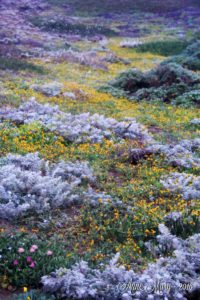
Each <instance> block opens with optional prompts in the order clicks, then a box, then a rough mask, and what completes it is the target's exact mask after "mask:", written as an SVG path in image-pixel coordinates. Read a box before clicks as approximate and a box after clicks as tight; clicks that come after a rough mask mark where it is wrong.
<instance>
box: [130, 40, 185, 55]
mask: <svg viewBox="0 0 200 300" xmlns="http://www.w3.org/2000/svg"><path fill="white" fill-rule="evenodd" d="M187 46H188V42H187V41H184V40H166V41H164V40H163V41H154V42H149V43H145V44H142V45H140V46H138V47H137V49H136V50H137V52H150V53H153V54H158V55H163V56H171V55H178V54H180V53H181V52H182V51H183V50H184V49H185V48H186V47H187Z"/></svg>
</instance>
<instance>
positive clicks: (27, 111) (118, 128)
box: [0, 99, 152, 143]
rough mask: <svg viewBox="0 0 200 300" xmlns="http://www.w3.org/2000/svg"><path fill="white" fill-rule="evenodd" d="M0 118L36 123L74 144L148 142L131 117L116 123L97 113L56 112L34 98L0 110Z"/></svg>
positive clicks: (146, 133) (143, 128)
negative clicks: (123, 139) (113, 138)
mask: <svg viewBox="0 0 200 300" xmlns="http://www.w3.org/2000/svg"><path fill="white" fill-rule="evenodd" d="M0 118H1V119H4V120H11V121H14V122H16V123H19V124H20V123H31V122H40V123H41V124H43V125H44V126H46V127H47V128H48V129H49V130H51V131H54V132H57V133H58V134H60V135H62V136H63V137H64V138H65V139H66V140H68V141H71V142H75V143H82V142H92V143H98V142H101V141H102V140H103V139H104V138H108V139H111V138H112V137H115V138H128V139H139V140H141V141H144V142H147V141H151V140H152V137H151V136H150V135H149V133H148V131H147V130H146V129H145V127H144V126H142V125H141V124H139V123H137V122H136V120H135V119H133V118H131V119H127V120H125V121H123V122H118V121H116V120H115V119H112V118H105V117H104V116H103V115H99V114H94V115H91V114H90V113H82V114H80V115H72V114H71V113H64V112H62V111H60V110H59V108H58V107H57V106H51V105H49V104H44V105H43V104H40V103H38V102H36V101H35V100H34V99H31V100H30V101H28V102H26V103H24V104H22V105H21V106H20V107H19V108H18V109H16V108H8V107H5V108H2V109H1V112H0Z"/></svg>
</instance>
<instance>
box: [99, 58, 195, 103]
mask: <svg viewBox="0 0 200 300" xmlns="http://www.w3.org/2000/svg"><path fill="white" fill-rule="evenodd" d="M199 84H200V76H199V75H198V74H196V73H194V72H192V71H189V70H187V69H185V68H183V67H181V66H180V65H178V64H175V63H169V64H164V65H159V66H158V67H157V68H156V69H154V70H151V71H149V72H146V73H143V72H141V71H139V70H137V69H130V70H128V71H126V72H123V73H121V74H120V75H119V76H118V77H117V78H116V79H114V80H112V81H110V82H109V83H108V85H107V86H104V87H101V90H103V91H104V92H111V93H112V94H113V95H115V96H117V95H120V96H121V95H124V93H125V95H126V96H127V97H128V98H129V99H131V100H148V101H150V100H162V101H164V102H171V101H172V100H174V99H175V101H176V98H177V97H179V96H181V95H183V94H185V93H188V92H193V91H195V90H196V89H198V87H199ZM195 95H196V93H195ZM193 99H194V101H192V103H191V104H192V105H196V104H198V101H196V98H194V97H193V98H192V97H191V96H190V102H191V100H193ZM175 103H176V102H175ZM177 104H179V102H177Z"/></svg>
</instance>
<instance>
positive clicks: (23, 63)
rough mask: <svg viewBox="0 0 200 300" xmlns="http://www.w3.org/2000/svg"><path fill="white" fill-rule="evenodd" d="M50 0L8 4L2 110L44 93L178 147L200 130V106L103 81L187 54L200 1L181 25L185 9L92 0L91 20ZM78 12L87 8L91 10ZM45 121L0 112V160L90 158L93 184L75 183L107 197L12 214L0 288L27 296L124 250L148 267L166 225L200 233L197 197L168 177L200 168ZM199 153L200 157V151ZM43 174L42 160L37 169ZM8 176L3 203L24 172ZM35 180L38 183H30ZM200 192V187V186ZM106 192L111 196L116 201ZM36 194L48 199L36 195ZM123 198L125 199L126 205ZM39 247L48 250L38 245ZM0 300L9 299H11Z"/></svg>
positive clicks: (4, 227)
mask: <svg viewBox="0 0 200 300" xmlns="http://www.w3.org/2000/svg"><path fill="white" fill-rule="evenodd" d="M40 2H41V1H35V2H34V3H33V2H32V4H30V3H28V1H27V3H25V4H24V3H23V1H19V4H12V3H11V2H9V1H8V3H6V1H5V4H4V6H2V10H1V11H2V12H4V14H3V13H2V18H1V20H0V24H1V25H5V24H7V25H8V26H7V27H6V28H5V26H4V27H2V29H1V30H0V37H1V45H2V47H1V50H0V87H1V89H0V105H1V108H0V109H1V110H2V111H3V109H4V108H5V107H7V108H9V109H10V110H11V111H12V109H15V108H19V107H20V105H21V104H23V103H25V102H27V101H28V100H29V99H32V100H34V99H35V100H36V101H37V102H38V103H40V104H46V103H49V104H50V105H52V106H54V105H58V108H59V110H60V111H63V112H66V113H71V114H73V115H78V114H82V113H87V112H89V113H90V114H91V115H93V114H96V113H97V114H99V115H104V116H105V117H106V118H114V119H116V120H117V121H118V122H120V121H123V120H124V118H135V119H136V121H137V122H138V123H140V124H143V125H144V130H148V134H150V136H151V137H152V138H153V139H154V140H155V141H156V142H157V143H159V144H164V145H168V144H171V145H178V144H180V143H181V141H182V140H194V139H197V138H198V137H199V132H200V131H199V125H198V124H194V123H193V124H192V123H191V121H192V120H194V119H199V116H200V114H199V108H198V106H190V107H187V108H186V107H184V106H174V105H172V104H170V103H163V102H162V101H153V102H151V101H145V100H144V101H134V100H132V101H130V100H129V99H128V98H126V97H120V98H117V97H114V96H112V95H111V94H108V93H103V92H100V91H99V87H101V86H102V85H104V84H106V83H107V82H108V81H110V80H112V79H114V78H115V77H116V76H117V75H118V74H119V73H120V72H122V71H125V70H127V69H130V68H137V69H139V70H141V71H149V70H151V69H153V68H155V67H157V66H158V65H159V64H160V63H161V62H162V61H164V60H165V59H166V58H168V57H170V56H172V55H174V54H177V53H176V51H177V52H178V53H180V52H181V51H182V47H183V48H184V47H186V44H187V43H188V41H190V40H191V39H192V38H193V36H194V34H195V31H196V28H197V27H196V26H197V24H198V22H199V16H198V14H196V13H195V12H196V10H197V8H194V9H192V8H191V7H190V9H189V8H188V10H187V11H186V10H185V11H183V10H182V11H181V13H180V12H179V15H178V16H179V19H178V20H179V22H177V20H176V16H175V10H173V11H170V12H166V11H164V12H165V13H160V12H155V11H153V12H152V11H150V12H149V11H147V12H141V11H137V12H135V11H134V12H133V13H129V12H127V11H126V10H125V8H124V10H125V11H123V12H122V14H119V12H117V11H116V12H115V13H114V12H112V11H111V9H110V8H106V9H107V14H106V12H105V10H104V11H101V9H102V7H101V8H99V7H98V6H94V7H93V6H91V9H92V16H91V15H90V16H88V15H87V10H86V9H84V7H80V8H79V6H75V8H74V7H73V5H72V4H71V2H70V1H56V3H55V1H54V0H52V1H48V3H46V2H44V3H42V4H41V3H40ZM63 2H64V3H63ZM20 3H21V4H20ZM58 3H59V5H58ZM55 4H56V6H55ZM78 4H80V3H79V1H76V2H74V5H78ZM31 5H32V6H31ZM63 5H64V6H63ZM195 5H196V4H195ZM8 8H9V9H8ZM93 8H95V9H96V10H97V12H96V10H95V9H93ZM79 9H80V11H79ZM131 9H132V8H131ZM12 12H14V15H12ZM77 12H81V16H80V13H77ZM73 13H74V15H73ZM116 13H117V14H116ZM177 13H178V12H177ZM0 14H1V13H0ZM77 14H78V16H77ZM19 18H20V19H19ZM19 21H20V22H19ZM77 23H78V25H77ZM52 24H53V25H52ZM69 24H70V25H69ZM96 24H97V25H96ZM180 36H181V37H180ZM180 39H182V40H184V43H186V44H184V43H183V44H181V45H180V43H179V40H180ZM177 40H178V44H175V46H177V47H178V49H177V48H176V50H175V49H174V48H173V47H172V48H170V47H169V50H168V51H169V52H168V51H166V47H167V46H166V44H165V45H164V50H163V45H162V42H163V41H175V42H177ZM127 41H128V42H133V41H135V42H136V43H137V42H138V41H140V42H141V43H147V42H150V43H151V42H157V41H161V45H160V46H159V47H161V49H160V48H159V47H158V49H154V48H153V50H152V49H151V48H150V50H148V49H147V51H146V50H144V51H138V50H137V49H136V48H135V47H126V46H125V47H122V43H124V42H127ZM179 47H180V48H179ZM69 48H70V49H71V50H70V51H69ZM174 51H175V52H174ZM7 54H9V55H7ZM196 73H197V74H198V71H196ZM52 82H54V83H55V82H56V83H59V84H60V89H59V91H58V92H56V94H51V95H50V94H48V92H44V91H42V90H41V89H40V88H37V86H39V87H41V86H44V85H45V84H51V83H52ZM38 114H40V112H39V111H38ZM41 114H42V113H41ZM22 117H23V115H22ZM50 117H51V113H50V115H48V118H50ZM96 119H98V116H97V117H96ZM45 122H46V121H45ZM45 122H43V123H41V122H40V121H39V120H37V119H36V120H33V121H32V122H23V121H22V122H17V121H15V120H14V121H13V120H12V119H9V117H8V118H7V119H5V118H2V119H1V123H0V156H1V168H2V166H4V164H5V157H6V156H7V155H8V154H9V153H12V154H20V155H27V154H29V153H35V152H37V153H38V155H39V158H40V159H44V160H45V161H49V164H50V165H51V164H58V162H59V161H60V160H63V161H64V162H65V163H67V162H69V161H72V162H76V161H78V162H79V163H80V164H81V162H82V161H86V162H88V164H89V167H90V168H91V170H92V172H93V177H94V181H90V180H88V182H86V183H82V181H81V184H79V185H78V186H77V187H76V189H80V190H81V193H82V189H85V190H86V189H88V188H91V189H92V190H93V192H94V193H95V197H97V196H96V195H103V196H102V197H101V196H98V197H97V198H98V199H97V202H98V204H97V205H95V206H92V207H91V203H90V202H89V201H82V202H81V201H80V202H79V203H78V205H77V204H71V205H68V206H67V207H65V205H61V207H59V205H58V206H56V207H55V208H54V209H52V207H51V209H50V210H49V209H44V210H43V211H40V212H39V213H35V212H34V209H31V210H27V212H26V213H23V214H22V215H20V216H19V217H17V218H15V216H14V215H13V217H12V218H11V219H10V218H9V217H8V218H6V217H1V219H0V223H1V224H0V232H1V240H0V255H1V258H0V276H1V280H0V285H1V288H2V290H3V289H5V290H9V295H8V296H9V297H10V298H11V297H14V298H13V299H31V300H33V299H40V298H39V296H34V294H33V295H32V296H31V295H29V294H28V293H26V292H27V290H26V288H27V289H28V291H31V290H32V289H38V288H40V287H41V284H40V280H41V277H42V276H44V275H49V274H50V273H51V272H53V271H55V270H56V269H59V268H61V267H65V268H70V267H71V266H72V265H73V264H74V263H75V262H78V261H80V260H85V261H87V262H88V263H89V265H90V266H91V267H98V266H100V264H101V263H102V264H106V263H108V261H109V260H110V259H111V258H112V257H113V256H114V255H115V254H116V253H118V252H120V258H119V264H120V265H123V266H125V267H126V269H127V270H132V269H134V271H135V272H142V271H143V270H144V269H145V268H146V267H147V265H148V263H149V262H155V261H156V259H157V257H158V256H157V254H156V253H153V252H151V251H149V250H148V249H147V247H146V244H147V242H152V243H153V244H156V237H157V235H158V234H159V229H158V225H159V224H161V223H165V224H167V225H168V226H169V228H170V230H171V231H172V233H173V234H174V235H177V236H178V237H180V238H182V239H186V238H188V237H189V236H192V235H193V234H195V233H198V232H199V213H200V206H199V201H198V200H199V199H198V197H192V196H191V197H189V198H187V199H185V197H184V194H183V193H182V192H181V191H182V190H181V188H180V189H171V190H170V188H167V187H166V185H163V184H162V179H163V178H165V176H169V174H170V173H175V172H178V173H186V174H188V176H189V175H191V176H194V177H195V178H199V177H198V176H200V174H199V165H198V164H195V163H194V164H191V165H190V166H189V167H186V166H185V165H181V164H180V165H174V164H173V163H172V164H171V163H169V161H170V159H169V157H168V158H167V159H166V156H165V155H164V154H163V153H161V154H160V153H151V155H148V156H147V157H146V156H145V157H143V159H141V160H139V161H138V162H137V163H133V162H132V161H131V157H130V153H131V150H132V149H135V148H136V149H138V148H140V149H144V148H145V147H146V144H145V142H144V141H141V139H138V138H136V139H129V138H121V137H117V138H116V137H115V136H114V135H112V137H111V138H109V139H108V138H106V137H105V136H103V138H102V140H101V142H99V141H97V142H91V141H90V140H87V139H85V140H83V141H82V142H80V143H77V142H76V139H74V140H73V141H70V140H69V139H66V138H65V135H63V134H62V130H60V131H59V130H49V128H48V126H46V125H45V124H46V123H45ZM88 122H89V121H88ZM85 135H87V133H85ZM196 157H197V158H196V159H199V152H198V150H197V152H196ZM16 168H18V166H17V165H16ZM42 170H43V169H42V167H41V170H40V171H39V173H38V176H39V174H42V172H43V171H42ZM44 172H45V171H44ZM48 172H50V171H48ZM6 174H8V173H6ZM4 176H5V174H3V171H1V170H0V178H1V179H0V185H1V191H0V193H1V197H0V198H2V199H3V196H2V195H4V194H3V188H2V186H3V187H4V189H5V188H7V189H8V191H11V193H13V194H14V193H16V195H17V192H16V188H15V187H13V186H14V184H16V185H17V184H18V181H17V180H18V179H19V178H18V177H17V176H18V175H16V177H15V178H14V177H13V178H10V179H9V180H10V183H8V182H7V183H3V180H4V178H3V177H4ZM7 176H9V175H7ZM48 176H50V175H48ZM73 176H75V175H74V174H73ZM24 180H25V179H24ZM70 180H71V179H70ZM81 180H82V179H81ZM11 183H12V184H11ZM26 184H27V190H28V189H29V188H28V184H29V183H26ZM52 184H53V183H52ZM196 189H197V190H199V186H197V187H196ZM27 190H26V189H25V188H24V189H23V191H22V186H20V187H19V189H18V192H19V193H21V195H22V194H23V195H22V197H23V196H24V195H25V194H26V193H29V191H27ZM41 190H42V188H41ZM42 191H43V190H42ZM4 192H5V190H4ZM30 193H34V191H33V190H32V191H31V192H30ZM41 193H42V192H41ZM78 193H79V192H78ZM105 195H109V196H110V197H111V199H112V200H110V201H108V203H106V204H105V203H104V196H105ZM36 196H38V197H39V196H40V195H37V193H36ZM51 197H52V195H51ZM117 201H120V203H121V204H120V205H115V204H114V203H116V202H117ZM16 203H17V202H16ZM0 204H1V205H2V207H3V205H4V204H5V200H2V202H1V200H0ZM15 205H16V206H17V204H15ZM2 207H1V210H2V209H3V208H2ZM127 208H128V211H127ZM129 212H131V213H129ZM172 212H179V213H181V222H180V224H176V226H174V224H173V223H170V224H168V223H167V221H166V215H169V214H170V213H172ZM2 215H3V214H0V216H2ZM34 245H36V246H37V247H36V248H35V249H34V247H33V246H34ZM20 249H21V250H20ZM31 249H32V251H31ZM20 251H21V252H20ZM168 254H169V253H167V255H168ZM29 257H31V258H29ZM27 259H29V261H28V260H27ZM23 288H24V292H25V293H24V294H23V295H21V296H16V295H15V296H13V294H15V291H16V290H17V291H19V292H20V291H22V289H23ZM2 293H3V292H2ZM34 293H37V292H34ZM0 295H1V294H0ZM2 295H3V294H2ZM6 295H7V294H6ZM0 297H3V298H2V299H6V297H7V296H5V295H4V296H0ZM18 297H19V298H18ZM20 297H21V298H20ZM23 297H24V298H23ZM28 297H30V298H28ZM34 297H36V298H34ZM41 297H42V296H41ZM44 297H45V296H44ZM52 297H53V296H52ZM41 299H43V298H41ZM44 299H51V298H50V296H47V298H44ZM52 299H53V298H52ZM58 299H60V298H58ZM145 299H146V298H145ZM169 299H172V298H169ZM173 299H175V298H173Z"/></svg>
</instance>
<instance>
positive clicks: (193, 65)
mask: <svg viewBox="0 0 200 300" xmlns="http://www.w3.org/2000/svg"><path fill="white" fill-rule="evenodd" d="M168 63H178V64H180V65H182V66H183V67H185V68H188V69H189V70H193V71H198V70H200V40H197V41H196V42H195V43H193V44H191V45H189V46H188V47H187V48H186V49H185V50H184V51H183V52H182V53H181V54H180V55H177V56H174V57H172V58H170V59H168V60H166V61H164V62H163V64H168Z"/></svg>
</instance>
